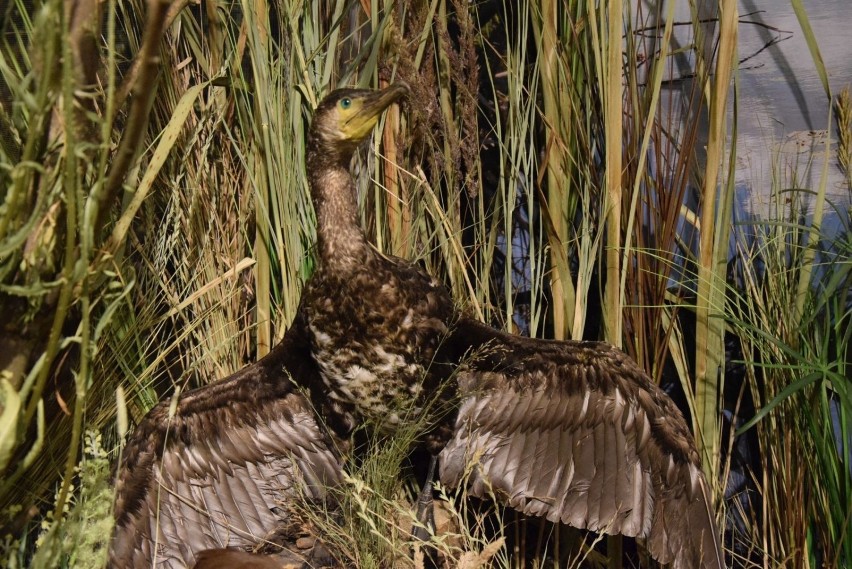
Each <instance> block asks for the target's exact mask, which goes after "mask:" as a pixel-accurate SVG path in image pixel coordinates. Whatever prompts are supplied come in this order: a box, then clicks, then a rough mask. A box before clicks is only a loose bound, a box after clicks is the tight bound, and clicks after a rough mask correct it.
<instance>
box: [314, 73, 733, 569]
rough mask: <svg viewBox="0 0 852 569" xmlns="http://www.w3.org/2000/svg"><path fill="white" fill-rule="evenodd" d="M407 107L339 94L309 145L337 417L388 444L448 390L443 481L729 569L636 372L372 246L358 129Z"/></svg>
mask: <svg viewBox="0 0 852 569" xmlns="http://www.w3.org/2000/svg"><path fill="white" fill-rule="evenodd" d="M403 93H404V88H402V87H399V86H392V87H390V88H388V89H386V90H385V91H381V92H369V91H367V92H364V91H361V92H359V91H337V92H335V93H332V94H331V95H329V96H328V97H327V98H326V99H325V100H324V101H323V102H322V103H321V104H320V106H319V107H318V108H317V110H316V113H315V116H314V122H313V124H312V127H311V133H310V135H309V137H310V138H309V145H308V148H309V153H308V158H307V165H308V173H309V177H310V183H311V192H312V198H313V201H314V207H315V209H316V214H317V221H318V230H317V234H318V241H319V243H318V245H319V268H318V271H317V273H316V274H315V275H314V277H313V278H312V281H311V282H309V284H308V287H307V289H306V291H305V304H304V306H305V317H306V320H307V322H308V329H309V331H310V338H311V350H312V353H313V355H314V357H315V359H316V360H317V362H318V366H319V369H320V374H321V375H322V378H323V381H324V382H325V384H326V386H327V387H328V389H329V397H330V398H331V399H332V400H333V401H334V407H335V409H336V410H337V411H338V412H340V413H342V414H343V415H344V417H345V419H344V422H347V423H350V424H352V425H354V424H355V423H356V422H357V421H358V420H359V419H363V418H366V419H370V420H372V421H373V422H374V423H375V424H376V425H377V427H378V428H379V429H380V430H385V431H387V430H392V429H393V426H394V425H395V424H398V423H399V421H400V415H399V414H400V412H403V411H404V412H407V413H412V414H415V415H416V414H417V413H419V412H420V410H421V408H422V407H423V405H425V402H426V401H427V400H428V397H430V396H433V394H434V391H435V389H437V388H440V389H441V390H444V391H446V392H447V393H448V395H449V398H450V399H451V400H454V401H455V402H456V405H457V406H458V412H457V413H455V414H454V416H455V421H454V423H451V424H450V425H449V426H448V427H447V428H444V429H441V428H437V429H435V433H437V436H433V437H432V438H431V439H430V447H431V448H430V450H432V451H433V452H440V465H441V467H440V475H441V479H442V481H443V482H444V483H446V484H448V485H449V486H452V487H455V486H458V485H459V484H460V483H461V482H462V477H463V473H464V472H465V470H466V468H467V466H468V465H469V464H471V462H474V463H475V464H476V465H477V467H476V468H475V469H474V471H473V472H474V474H473V477H472V481H471V490H472V491H473V493H474V494H475V495H478V496H480V497H485V496H486V495H487V493H488V488H489V487H490V488H493V489H494V490H495V491H496V492H497V493H498V494H499V495H501V496H502V497H503V499H504V500H505V501H506V502H507V503H508V505H510V506H512V507H514V508H516V509H518V510H521V511H523V512H525V513H530V514H535V515H539V516H544V517H546V518H547V519H549V520H551V521H561V522H564V523H567V524H570V525H572V526H575V527H579V528H588V529H592V530H596V531H601V532H605V533H621V534H625V535H628V536H637V537H643V538H646V539H647V541H648V547H649V550H650V552H651V554H652V555H653V556H654V557H655V558H657V559H658V560H659V561H662V562H664V563H668V562H673V563H674V565H675V567H677V568H679V569H687V568H688V569H693V568H696V567H705V568H717V567H721V566H722V561H721V554H720V550H719V548H720V544H719V538H718V535H717V532H716V529H715V521H714V519H713V513H712V508H711V501H710V492H709V488H708V487H707V483H706V481H705V479H704V476H703V474H702V472H701V468H700V461H699V457H698V453H697V451H696V449H695V444H694V442H693V440H692V435H691V434H690V432H689V429H688V428H687V426H686V423H685V421H684V419H683V416H682V415H681V414H680V411H679V410H678V409H677V407H676V406H675V405H674V403H673V402H672V401H671V399H670V398H669V397H668V396H667V395H665V394H664V393H663V392H662V391H661V390H660V389H659V387H657V386H656V385H655V384H654V383H653V382H651V380H650V379H649V378H648V376H647V375H646V374H645V373H644V372H643V371H642V370H641V369H640V368H639V367H638V366H637V365H636V364H635V363H634V362H632V361H631V360H630V359H629V358H628V357H627V356H626V355H624V354H623V353H622V352H620V351H619V350H617V349H616V348H614V347H613V346H611V345H608V344H605V343H598V342H575V341H565V342H556V341H543V340H533V339H529V338H521V337H518V336H513V335H510V334H506V333H503V332H499V331H497V330H494V329H492V328H490V327H488V326H486V325H484V324H481V323H479V322H476V321H473V320H471V319H469V318H466V317H465V316H464V315H463V314H460V313H458V312H457V311H456V310H455V309H454V306H453V302H452V298H451V297H450V294H449V292H448V291H447V290H446V289H445V288H444V287H443V286H442V285H441V284H440V283H438V282H436V281H435V280H434V279H433V278H431V277H430V276H429V275H428V274H426V273H425V272H424V271H422V270H421V269H419V268H418V267H416V266H415V265H413V264H411V263H409V262H408V261H405V260H403V259H397V258H393V257H386V256H384V255H382V254H380V253H378V252H377V251H376V250H375V249H373V248H372V247H371V246H370V245H369V243H368V242H367V239H366V237H365V235H364V233H363V231H362V229H361V227H360V225H359V223H358V218H357V207H356V201H355V185H354V182H353V181H352V178H351V176H350V175H349V172H348V165H349V162H350V159H351V156H352V152H353V151H354V150H355V147H356V144H357V142H359V141H360V140H361V139H362V137H360V136H357V135H356V133H357V132H363V128H362V129H360V130H359V129H355V128H351V123H350V121H352V120H353V117H359V118H357V119H355V120H359V121H362V120H364V121H365V120H367V118H366V117H370V116H377V114H378V111H375V109H382V108H384V107H386V106H387V105H388V104H390V102H392V101H393V100H395V99H396V98H398V97H400V96H401V95H402V94H403ZM353 106H354V107H357V108H353ZM370 122H371V124H369V126H370V127H372V124H374V123H375V120H371V121H370ZM359 124H360V123H359ZM364 136H366V135H364ZM344 140H345V142H342V141H344ZM451 417H452V416H451ZM440 421H441V419H438V422H440ZM442 432H444V433H446V434H447V436H446V437H445V438H442V437H441V436H440V435H441V433H442Z"/></svg>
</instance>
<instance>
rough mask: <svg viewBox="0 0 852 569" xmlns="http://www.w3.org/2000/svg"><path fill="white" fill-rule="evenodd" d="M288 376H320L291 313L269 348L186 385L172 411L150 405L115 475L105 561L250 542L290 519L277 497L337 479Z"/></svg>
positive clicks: (175, 556) (183, 557) (319, 490)
mask: <svg viewBox="0 0 852 569" xmlns="http://www.w3.org/2000/svg"><path fill="white" fill-rule="evenodd" d="M292 377H297V378H298V379H299V381H300V383H302V384H304V385H308V386H310V385H311V381H318V380H317V377H316V370H315V368H314V365H313V363H312V360H311V359H310V357H309V355H308V352H307V349H306V341H305V337H304V328H303V325H302V324H300V323H299V322H298V321H297V323H295V324H294V327H293V328H291V330H290V331H288V333H287V335H286V336H285V339H284V341H283V342H282V343H281V344H279V345H278V346H276V348H274V349H273V351H272V352H271V353H270V354H269V355H268V356H267V357H266V358H264V359H262V360H260V361H259V362H257V363H256V364H253V365H251V366H248V367H247V368H245V369H243V370H242V371H240V372H238V373H237V374H235V375H233V376H231V377H230V378H227V379H225V380H222V381H220V382H217V383H213V384H210V385H208V386H206V387H203V388H200V389H198V390H195V391H192V392H189V393H186V394H185V395H183V396H182V397H181V398H180V400H179V402H178V405H177V411H176V412H175V415H174V416H173V417H169V402H168V401H167V402H164V403H161V404H160V405H158V406H156V407H155V408H154V409H152V410H151V412H150V413H149V414H148V415H147V416H146V417H145V418H144V419H143V420H142V421H141V422H140V424H139V426H138V427H137V429H136V431H135V432H134V435H133V437H132V438H131V440H130V441H129V442H128V445H127V447H126V448H125V451H124V460H123V462H122V464H121V466H120V468H119V471H118V474H117V477H116V496H117V497H116V530H115V536H114V538H113V542H112V544H111V547H110V555H109V566H110V567H115V568H118V567H122V568H123V567H128V568H133V569H136V568H143V567H144V568H150V567H157V568H167V567H186V566H190V567H191V566H192V565H193V564H194V563H195V558H196V555H197V554H198V553H199V552H201V551H203V550H209V549H218V548H227V547H238V548H245V547H253V546H255V545H257V544H259V543H260V542H262V540H263V538H264V537H265V536H267V535H269V533H270V532H271V531H274V530H275V529H276V528H280V527H283V526H285V525H286V524H287V522H288V520H289V516H290V513H289V511H288V509H287V508H286V507H281V506H282V505H285V506H286V504H287V502H288V501H290V500H293V499H294V498H296V497H298V496H306V497H308V498H312V499H323V498H324V496H325V490H326V489H327V488H328V487H330V486H334V485H337V484H339V483H340V481H341V467H340V462H339V458H338V456H337V455H336V453H335V452H334V451H333V445H332V444H331V440H330V439H329V437H328V435H327V434H326V433H325V431H324V429H322V428H320V426H319V425H318V424H317V421H316V419H315V415H314V411H313V408H312V406H311V404H310V403H309V401H308V400H307V399H306V398H305V397H304V396H303V395H301V394H300V393H297V392H296V391H295V390H294V389H293V383H292ZM155 560H156V562H155Z"/></svg>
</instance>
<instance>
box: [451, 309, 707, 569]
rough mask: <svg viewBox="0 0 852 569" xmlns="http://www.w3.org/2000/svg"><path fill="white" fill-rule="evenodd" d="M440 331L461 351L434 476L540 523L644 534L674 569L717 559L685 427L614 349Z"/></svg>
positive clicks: (476, 327) (469, 327)
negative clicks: (453, 416)
mask: <svg viewBox="0 0 852 569" xmlns="http://www.w3.org/2000/svg"><path fill="white" fill-rule="evenodd" d="M450 342H451V343H452V344H454V348H453V349H454V350H462V349H463V350H465V351H467V352H468V353H469V354H470V355H469V357H468V358H467V359H466V360H465V363H463V364H462V365H461V366H460V367H459V369H458V372H457V373H458V375H457V380H458V382H459V387H460V394H461V407H460V411H459V415H458V417H457V420H456V426H455V431H454V435H453V438H452V439H451V441H450V443H449V444H448V445H447V446H446V447H445V449H444V450H443V452H442V454H441V456H440V462H441V471H440V474H441V480H442V482H444V483H445V484H447V485H448V486H451V487H457V486H458V485H459V484H462V483H464V482H465V481H467V482H468V484H469V488H470V491H471V492H472V493H473V494H474V495H477V496H480V497H486V496H488V495H490V494H491V493H493V494H494V495H496V496H497V497H499V498H500V499H501V500H503V501H504V502H505V503H506V504H507V505H509V506H511V507H513V508H515V509H516V510H519V511H521V512H524V513H527V514H533V515H537V516H543V517H545V518H547V519H548V520H550V521H552V522H563V523H566V524H569V525H571V526H574V527H577V528H585V529H590V530H594V531H598V532H603V533H609V534H623V535H627V536H632V537H641V538H644V539H646V543H647V546H648V549H649V551H650V553H651V555H653V556H654V557H655V558H656V559H657V560H658V561H660V562H662V563H673V564H674V567H675V568H677V569H694V568H696V567H701V568H703V569H710V568H714V569H716V568H719V569H720V568H721V567H724V565H723V562H722V556H721V551H720V542H719V537H718V532H717V530H716V526H715V520H714V516H713V513H712V508H711V498H710V491H709V488H708V486H707V482H706V480H705V479H704V476H703V474H702V472H701V467H700V462H699V457H698V453H697V451H696V449H695V444H694V442H693V439H692V435H691V434H690V432H689V429H688V428H687V426H686V423H685V421H684V419H683V416H682V415H681V413H680V411H679V410H678V409H677V407H676V406H675V404H674V403H673V402H672V401H671V399H670V398H669V397H668V396H667V395H666V394H665V393H663V392H662V391H661V390H660V389H659V388H658V387H657V386H656V385H655V384H653V383H652V382H651V381H650V379H649V378H648V377H647V375H645V374H644V372H642V371H641V370H640V369H639V367H638V366H637V365H636V364H635V363H633V362H632V361H631V360H630V359H629V358H628V357H627V356H626V355H625V354H623V353H622V352H620V351H619V350H617V349H616V348H614V347H613V346H610V345H608V344H603V343H597V342H556V341H546V340H532V339H529V338H523V337H519V336H512V335H509V334H505V333H501V332H498V331H496V330H493V329H491V328H489V327H487V326H485V325H483V324H479V323H477V322H473V321H469V320H462V321H461V322H460V324H459V325H458V327H457V328H456V330H455V332H454V334H453V336H452V337H451V339H450Z"/></svg>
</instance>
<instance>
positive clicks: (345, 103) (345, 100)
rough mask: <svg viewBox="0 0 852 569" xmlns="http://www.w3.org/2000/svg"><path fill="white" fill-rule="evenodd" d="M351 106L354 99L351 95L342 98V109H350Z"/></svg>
mask: <svg viewBox="0 0 852 569" xmlns="http://www.w3.org/2000/svg"><path fill="white" fill-rule="evenodd" d="M351 106H352V99H350V98H349V97H345V98H343V99H340V108H341V109H348V108H349V107H351Z"/></svg>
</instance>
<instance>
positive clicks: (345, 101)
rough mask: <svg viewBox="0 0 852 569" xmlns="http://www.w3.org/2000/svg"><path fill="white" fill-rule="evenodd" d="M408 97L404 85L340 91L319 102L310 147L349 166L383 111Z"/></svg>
mask: <svg viewBox="0 0 852 569" xmlns="http://www.w3.org/2000/svg"><path fill="white" fill-rule="evenodd" d="M406 94H408V86H407V85H406V84H405V83H394V84H393V85H391V86H390V87H388V88H386V89H382V90H380V91H374V90H370V89H337V90H336V91H332V92H331V93H329V95H328V96H326V98H325V99H323V100H322V102H320V104H319V106H318V107H317V109H316V111H314V120H313V122H312V123H311V130H310V135H309V146H310V147H312V150H314V151H315V152H317V153H320V154H321V155H325V156H327V157H334V158H335V159H337V160H341V161H344V162H347V163H348V160H349V158H351V157H352V153H353V152H354V151H355V149H356V148H357V147H358V145H359V144H360V143H361V142H363V141H364V140H366V138H367V137H368V136H369V135H370V133H371V132H372V130H373V127H374V126H376V123H377V122H379V117H380V116H381V114H382V112H383V111H384V110H385V109H387V108H388V107H389V106H390V105H391V104H393V103H394V102H396V101H397V100H399V99H400V98H401V97H403V96H404V95H406Z"/></svg>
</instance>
